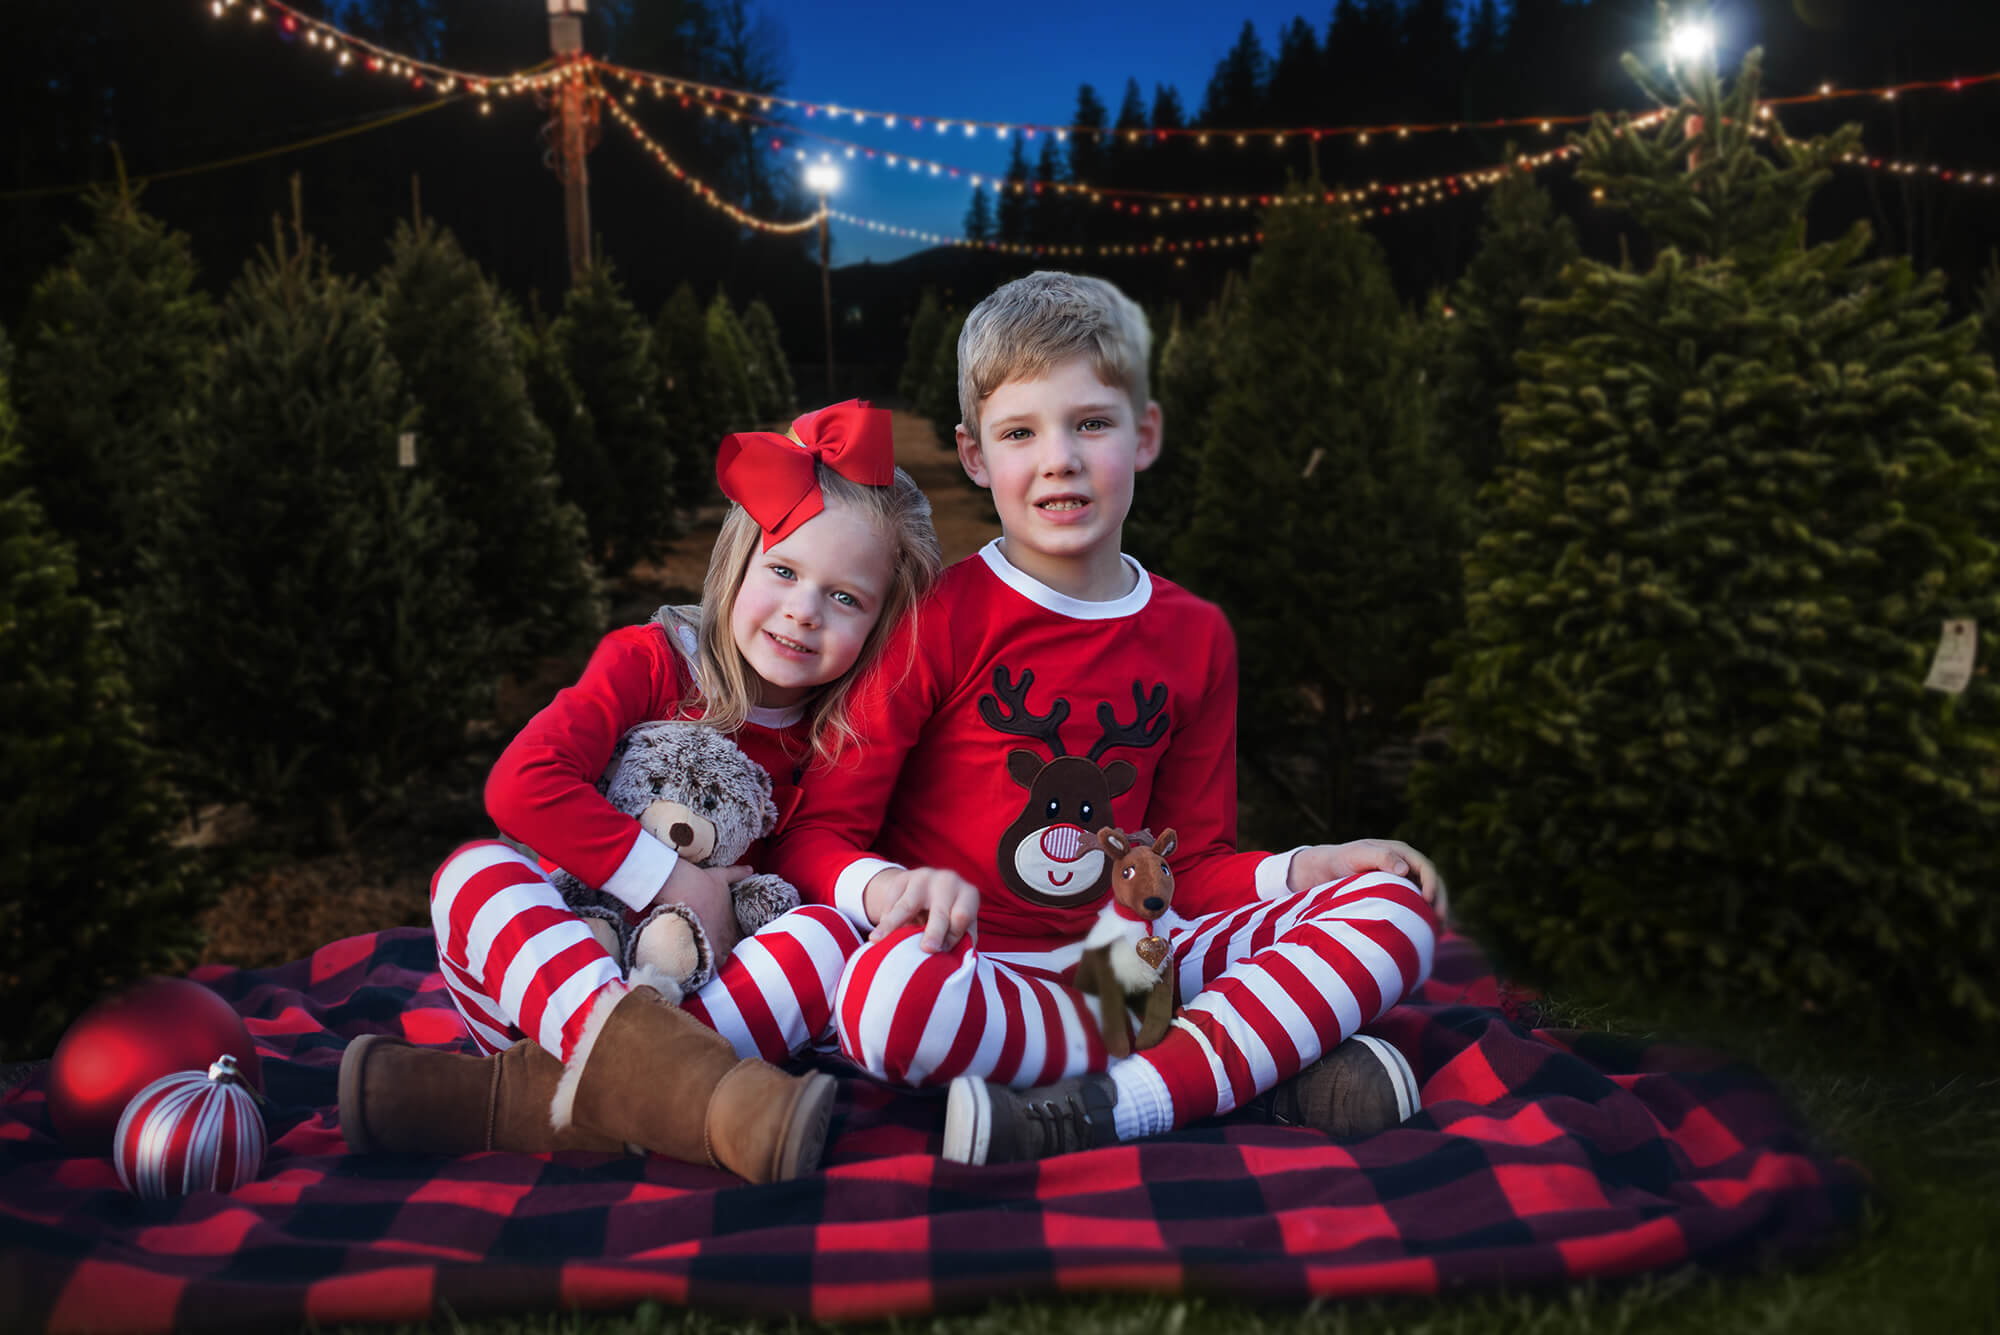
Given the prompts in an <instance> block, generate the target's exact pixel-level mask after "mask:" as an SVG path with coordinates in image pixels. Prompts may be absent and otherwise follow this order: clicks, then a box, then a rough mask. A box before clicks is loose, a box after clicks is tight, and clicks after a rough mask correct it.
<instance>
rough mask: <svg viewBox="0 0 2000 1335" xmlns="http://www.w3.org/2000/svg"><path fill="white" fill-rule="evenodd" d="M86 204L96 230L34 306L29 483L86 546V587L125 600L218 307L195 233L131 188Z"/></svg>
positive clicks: (26, 406)
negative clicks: (138, 198)
mask: <svg viewBox="0 0 2000 1335" xmlns="http://www.w3.org/2000/svg"><path fill="white" fill-rule="evenodd" d="M88 207H89V209H90V213H91V226H90V229H89V230H88V231H87V232H82V233H71V235H70V253H69V257H68V259H67V261H66V262H65V263H64V264H63V265H62V266H61V267H60V268H57V269H53V270H51V271H50V272H49V273H47V274H46V275H45V276H44V277H43V278H42V280H41V281H40V282H39V283H37V284H36V285H35V291H34V295H33V297H32V299H31V300H30V302H29V305H28V310H27V313H26V317H25V325H24V328H25V330H26V333H25V337H24V345H23V348H22V368H21V370H22V376H21V383H20V386H19V391H20V392H19V397H20V399H21V405H22V406H21V417H22V422H21V427H22V434H23V436H24V442H23V448H24V450H25V454H26V467H27V469H28V476H29V480H30V484H31V485H32V486H33V487H34V488H35V490H36V493H37V495H38V496H39V498H40V501H41V504H42V506H43V509H44V512H45V515H46V518H47V520H48V522H49V523H50V524H51V525H53V526H54V528H55V530H56V532H57V533H58V534H60V535H61V536H62V537H64V538H65V539H67V540H68V541H69V542H70V543H71V544H72V547H73V550H74V551H75V553H76V554H77V562H78V572H77V573H78V577H79V581H80V586H81V588H82V590H83V592H84V593H85V594H86V595H87V596H89V597H91V598H93V599H95V600H96V601H98V602H100V603H103V604H105V605H107V606H117V605H119V604H121V603H123V602H124V600H125V599H126V598H127V597H128V596H129V594H130V590H131V586H132V583H133V580H134V577H135V576H136V574H137V568H138V554H139V552H140V551H141V550H143V549H144V547H145V546H146V544H147V539H148V530H149V528H150V526H151V523H152V519H153V514H154V510H155V506H156V493H157V491H158V489H159V487H160V485H161V482H162V479H163V478H164V476H165V475H166V474H167V473H168V472H170V471H171V470H172V468H173V467H174V465H175V463H176V461H177V460H178V458H179V457H180V453H181V449H182V446H183V443H184V441H185V439H186V437H187V435H188V432H189V429H190V428H191V426H192V425H193V423H192V420H191V414H192V410H193V408H194V405H195V404H196V403H197V402H198V401H199V399H200V397H201V393H202V386H203V380H204V378H205V377H206V375H207V374H208V365H209V344H210V340H211V338H212V335H213V331H214V328H215V308H214V303H213V302H211V301H210V300H209V298H208V296H207V294H206V293H204V292H202V291H201V290H200V289H199V288H198V287H196V285H195V284H196V279H197V274H196V272H195V264H194V256H193V253H192V251H191V250H190V249H189V246H188V239H187V238H186V237H185V236H183V235H181V234H180V233H178V232H170V231H168V230H167V228H166V227H165V226H164V225H162V224H161V223H160V222H159V221H157V220H156V219H153V218H151V217H148V216H147V215H146V214H144V213H142V212H140V211H139V208H138V206H137V204H136V203H134V201H133V199H132V196H131V195H130V194H129V193H127V192H125V191H122V190H119V191H111V190H99V191H96V192H95V193H93V194H92V195H91V196H90V198H89V200H88Z"/></svg>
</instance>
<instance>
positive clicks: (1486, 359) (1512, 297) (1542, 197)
mask: <svg viewBox="0 0 2000 1335" xmlns="http://www.w3.org/2000/svg"><path fill="white" fill-rule="evenodd" d="M1506 156H1507V157H1508V158H1510V159H1511V158H1512V157H1513V156H1514V155H1513V152H1512V149H1511V147H1510V149H1509V151H1508V153H1507V155H1506ZM1579 253H1580V252H1579V248H1578V246H1577V240H1576V228H1575V227H1574V226H1573V225H1572V224H1571V223H1570V220H1569V219H1568V218H1565V217H1563V216H1561V215H1560V214H1558V213H1557V212H1556V211H1555V206H1554V204H1553V203H1552V202H1551V201H1550V199H1549V196H1548V193H1547V192H1546V191H1544V190H1543V189H1542V188H1541V187H1540V186H1539V185H1537V184H1536V183H1535V179H1534V177H1533V176H1532V175H1530V174H1529V173H1528V172H1526V171H1509V172H1508V173H1507V175H1506V177H1505V179H1503V180H1502V181H1501V182H1500V184H1499V185H1497V186H1495V187H1494V188H1493V193H1492V194H1491V195H1490V196H1489V197H1488V199H1487V201H1486V215H1485V222H1484V224H1483V225H1482V226H1481V228H1480V234H1479V250H1478V253H1476V254H1475V255H1474V256H1473V257H1472V263H1471V264H1470V265H1468V266H1467V267H1466V270H1465V273H1464V274H1463V275H1461V276H1460V278H1459V280H1458V282H1457V283H1456V284H1455V285H1454V286H1453V288H1452V290H1451V297H1450V300H1449V303H1448V305H1449V310H1450V318H1449V319H1448V320H1446V322H1445V324H1444V328H1443V330H1442V337H1441V340H1440V343H1441V347H1440V349H1439V353H1440V356H1439V363H1438V383H1437V437H1438V441H1439V443H1440V447H1441V448H1444V449H1447V450H1450V451H1452V452H1454V453H1456V454H1457V455H1458V457H1459V461H1460V463H1461V464H1462V465H1463V466H1464V468H1465V472H1466V476H1467V477H1468V478H1470V479H1471V481H1472V482H1473V484H1474V485H1475V486H1476V485H1478V484H1479V483H1482V482H1484V481H1485V480H1486V479H1487V478H1488V477H1489V476H1490V475H1491V474H1492V472H1493V467H1494V465H1495V464H1496V463H1498V462H1499V459H1500V405H1501V404H1502V403H1504V402H1506V401H1507V400H1508V398H1510V397H1511V395H1512V393H1513V389H1514V382H1515V381H1516V380H1518V379H1520V372H1519V370H1517V369H1516V367H1515V364H1514V359H1515V354H1516V353H1518V352H1520V351H1521V350H1522V339H1523V336H1524V331H1525V328H1526V326H1527V322H1528V313H1527V309H1526V303H1527V302H1528V301H1529V300H1530V299H1532V298H1537V297H1545V296H1547V295H1549V294H1550V293H1552V292H1554V291H1555V290H1556V287H1557V284H1558V282H1559V281H1560V279H1561V277H1562V272H1563V270H1564V268H1565V267H1567V266H1568V265H1569V264H1570V262H1571V261H1573V260H1575V259H1576V257H1577V255H1578V254H1579Z"/></svg>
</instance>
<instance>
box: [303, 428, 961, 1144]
mask: <svg viewBox="0 0 2000 1335" xmlns="http://www.w3.org/2000/svg"><path fill="white" fill-rule="evenodd" d="M716 475H717V478H718V480H719V482H720V483H721V487H722V491H723V494H724V495H726V496H727V497H728V498H729V499H730V500H731V501H733V502H734V504H733V505H732V506H731V507H730V511H729V515H728V517H727V519H725V520H724V522H723V526H722V532H721V534H720V535H719V536H718V538H717V539H716V544H715V551H714V554H713V556H712V557H711V558H710V560H709V567H708V577H707V581H706V583H705V585H704V586H703V590H702V603H701V607H700V610H699V613H698V615H691V614H690V612H689V611H688V610H687V609H679V608H662V609H661V611H660V613H659V614H657V615H656V616H655V617H654V618H653V620H652V621H650V622H648V623H646V624H645V625H641V626H631V627H627V628H624V629H622V630H617V631H613V632H612V633H611V634H610V635H608V636H606V637H605V639H604V641H603V642H602V643H601V644H599V646H598V648H597V651H596V653H595V654H593V655H592V657H591V660H590V663H589V665H588V666H587V667H586V668H585V669H584V672H583V675H582V677H580V678H579V679H578V680H577V682H576V684H575V685H573V686H570V687H568V688H566V689H564V690H563V691H561V692H560V693H558V694H557V696H556V698H555V700H554V701H553V702H552V703H551V704H550V705H549V706H548V708H546V709H544V710H543V711H542V712H541V713H540V714H538V715H536V716H535V718H534V719H532V720H531V721H530V722H529V723H528V725H527V726H526V727H525V728H523V729H522V730H521V733H520V735H519V736H518V737H516V738H515V739H514V741H513V742H512V743H510V744H509V745H508V747H507V749H506V751H505V752H504V753H503V754H502V755H501V757H500V760H499V762H498V763H497V764H496V765H495V766H494V769H493V773H492V775H491V777H490V778H489V779H488V781H487V785H486V805H487V810H488V813H489V814H490V815H491V816H492V817H493V821H494V824H495V825H497V826H498V827H499V829H500V832H501V834H503V835H505V836H506V837H507V838H508V839H509V840H512V841H515V842H518V843H520V844H524V845H526V846H527V847H529V848H531V849H533V850H535V852H536V853H538V854H540V855H541V856H543V857H545V858H547V859H549V860H550V861H552V862H553V863H555V864H557V865H559V866H561V867H562V868H564V869H565V870H567V871H569V872H570V873H571V874H572V875H574V876H576V877H577V878H578V879H579V880H582V881H583V882H585V883H586V884H588V885H592V886H595V887H598V888H599V889H601V890H602V891H604V892H605V893H606V894H608V895H610V896H612V897H613V898H615V899H617V900H619V901H621V902H622V903H623V904H624V905H625V906H626V907H627V908H628V909H629V910H631V912H632V914H633V915H634V916H635V917H636V916H638V915H642V914H645V913H646V912H648V911H649V910H652V909H654V908H656V907H657V906H660V905H664V904H671V903H684V904H687V905H688V906H690V907H691V908H693V909H694V910H695V912H696V913H697V915H698V916H699V917H700V918H701V920H702V924H703V926H704V928H705V929H706V933H707V936H708V939H709V941H710V942H711V943H712V944H713V946H714V948H715V950H716V951H717V953H718V955H720V954H721V953H722V952H725V951H727V950H728V948H729V944H730V942H731V941H732V940H733V938H734V937H735V934H736V928H735V921H734V916H733V914H732V912H731V910H730V899H729V883H730V882H731V881H733V880H735V879H738V878H740V877H741V876H742V875H744V874H745V873H746V871H747V869H746V868H743V867H732V868H724V869H712V870H711V869H704V868H701V867H697V866H694V865H693V864H692V863H691V862H687V861H683V860H682V859H680V857H679V856H678V855H677V854H676V853H675V851H674V850H673V849H672V848H671V847H669V846H668V845H667V844H665V843H663V842H661V841H660V840H658V839H656V838H654V837H653V836H652V835H651V834H649V833H648V832H646V831H645V830H644V829H643V828H642V827H641V826H640V825H639V823H638V822H637V821H636V820H634V819H632V818H631V817H629V816H626V815H625V814H623V813H622V812H620V811H618V810H617V809H615V808H614V807H612V806H611V805H610V804H609V803H608V802H606V801H605V799H604V797H603V796H602V794H600V793H599V792H598V791H597V789H596V787H595V781H596V780H597V778H598V777H599V776H600V775H601V774H602V773H603V772H604V767H605V765H606V763H607V761H608V760H609V758H610V756H611V752H612V749H613V747H614V746H615V744H616V743H617V741H618V739H619V738H620V737H621V736H623V735H624V733H625V732H626V731H627V730H628V729H630V728H631V727H633V726H635V725H636V724H639V723H643V722H647V721H650V720H654V719H677V718H678V719H700V720H702V721H703V722H705V723H707V724H709V725H710V726H712V727H715V728H717V729H718V730H720V731H722V732H723V733H725V734H727V735H729V736H730V737H731V738H732V739H733V740H734V741H735V742H736V744H737V745H738V746H740V747H741V748H742V749H743V750H744V751H745V752H746V753H747V754H748V755H749V756H750V757H751V758H752V759H753V760H755V761H757V763H759V764H760V765H762V766H763V767H764V768H765V769H766V770H767V771H768V772H769V773H770V775H771V779H772V785H773V788H774V795H775V796H776V797H777V799H778V805H779V810H780V811H781V812H784V811H788V810H789V808H790V806H791V805H792V803H791V802H789V801H788V800H787V797H788V795H789V794H790V793H791V792H792V791H793V790H794V786H795V785H796V783H797V782H798V779H799V776H800V774H801V773H802V772H803V771H804V770H805V768H806V767H808V766H809V765H832V764H834V763H837V761H838V759H839V757H840V753H841V752H842V750H843V749H844V748H845V747H847V746H848V745H850V744H852V743H853V741H854V740H855V739H854V734H853V731H852V729H851V727H850V726H849V724H848V717H847V714H848V688H849V686H850V684H851V683H852V682H853V680H854V678H855V676H856V674H857V673H858V672H860V671H861V670H862V669H864V668H866V667H867V666H868V664H869V663H870V662H871V661H872V660H873V659H874V658H875V657H877V655H878V654H879V653H880V651H881V646H882V644H883V642H884V640H885V638H886V637H887V635H888V632H889V631H890V630H891V629H892V628H893V627H894V625H895V623H896V622H897V621H898V620H899V619H900V618H901V617H902V616H903V615H904V614H905V613H906V612H908V611H910V610H911V609H912V608H913V607H914V605H915V604H916V602H917V600H918V599H919V598H920V597H921V596H922V595H923V593H924V592H925V591H926V590H927V589H928V588H929V587H930V586H931V584H932V583H933V582H934V581H935V580H936V579H937V577H938V573H939V571H940V569H941V567H942V564H943V562H942V560H941V558H940V555H939V552H938V543H937V535H936V532H935V531H934V530H933V528H932V526H931V519H930V505H929V503H928V502H927V501H926V500H925V499H924V495H923V493H922V491H920V490H919V489H918V487H917V485H916V484H915V483H914V482H913V481H911V479H910V477H909V475H908V474H906V473H904V472H903V471H902V470H901V469H898V468H897V467H896V466H895V460H894V455H893V452H892V448H891V442H890V429H889V414H888V413H887V412H886V411H883V410H880V409H875V408H871V407H869V406H868V405H867V404H866V403H863V402H859V401H849V402H847V403H842V404H836V405H834V406H833V407H830V408H824V409H821V410H820V411H818V412H815V413H809V414H807V415H806V416H804V417H801V418H799V419H798V420H797V421H795V422H794V423H793V424H792V432H791V434H790V435H789V436H781V435H776V434H772V433H765V432H753V433H742V434H738V435H732V436H729V437H727V438H725V439H724V440H723V442H722V448H721V451H720V453H719V454H718V456H717V460H716ZM431 918H432V922H433V925H434V926H435V928H436V931H437V939H438V961H439V965H440V968H441V970H442V972H443V975H444V981H445V986H446V989H447V990H448V992H449V993H450V995H451V998H452V1000H453V1002H454V1003H455V1004H456V1005H457V1006H458V1009H459V1012H460V1014H461V1015H462V1016H463V1017H464V1019H465V1023H466V1027H467V1029H468V1030H469V1031H470V1032H471V1034H472V1036H473V1039H474V1041H475V1042H476V1043H477V1044H478V1045H479V1046H480V1047H481V1048H482V1049H483V1050H484V1051H486V1052H487V1053H493V1054H498V1055H493V1056H486V1057H469V1056H463V1055H460V1054H456V1053H448V1052H442V1051H438V1050H435V1049H425V1048H415V1047H411V1046H408V1045H406V1044H402V1043H398V1042H396V1041H394V1040H385V1039H381V1038H379V1037H375V1036H368V1037H363V1038H360V1039H357V1040H355V1042H354V1043H353V1044H351V1045H350V1046H349V1047H348V1049H347V1051H346V1053H345V1054H344V1055H343V1057H342V1060H341V1069H340V1120H341V1126H342V1131H343V1133H344V1134H345V1136H346V1138H347V1141H348V1144H349V1145H350V1146H351V1147H353V1148H354V1149H356V1150H364V1151H365V1150H371V1149H379V1150H398V1151H419V1152H429V1153H463V1152H469V1151H474V1150H481V1149H508V1150H519V1151H527V1152H540V1151H544V1150H551V1149H599V1150H612V1149H617V1148H620V1147H623V1146H626V1145H632V1146H637V1147H639V1148H641V1149H644V1150H649V1151H652V1152H655V1153H659V1154H665V1155H669V1156H671V1157H674V1158H679V1159H685V1160H691V1161H695V1162H712V1163H715V1164H716V1165H717V1166H719V1167H723V1168H727V1169H729V1170H730V1171H733V1172H735V1173H737V1174H739V1175H741V1176H743V1177H746V1178H749V1179H751V1180H752V1181H774V1180H779V1179H783V1178H789V1177H793V1176H796V1175H798V1174H800V1173H805V1172H810V1171H811V1170H812V1169H813V1168H814V1167H816V1166H817V1164H818V1160H819V1154H820V1150H821V1148H822V1147H823V1144H824V1141H825V1136H826V1128H827V1121H828V1117H829V1115H830V1112H831V1107H832V1099H833V1082H832V1080H831V1078H830V1077H827V1076H825V1075H813V1076H807V1077H794V1076H788V1075H786V1074H784V1073H783V1072H780V1071H779V1070H777V1069H776V1068H775V1067H773V1066H771V1065H769V1064H768V1062H769V1061H777V1060H782V1059H783V1058H785V1057H786V1056H788V1055H790V1054H791V1053H793V1052H796V1051H797V1050H798V1049H800V1048H801V1047H803V1046H804V1045H805V1044H806V1043H808V1042H810V1041H812V1040H814V1039H815V1038H818V1037H820V1036H821V1035H822V1034H824V1033H826V1032H827V1031H828V1030H829V1028H830V1025H831V1019H832V1010H833V995H834V991H835V988H836V987H837V985H838V983H839V980H840V974H841V969H842V966H843V965H844V964H845V962H846V959H847V957H848V956H849V955H851V954H852V953H853V952H854V951H855V950H856V949H857V948H858V947H859V945H860V938H859V937H858V935H857V934H856V933H855V930H854V928H853V927H852V926H851V925H850V924H849V923H848V922H847V920H846V919H845V917H844V916H843V915H841V914H840V913H839V912H838V911H836V910H832V909H829V908H826V907H824V906H808V907H805V908H800V909H796V910H794V911H792V912H790V913H787V914H785V915H783V916H782V917H780V918H779V919H777V920H776V921H774V922H772V923H770V924H768V925H767V926H765V927H764V928H763V929H761V930H760V931H758V932H757V933H756V935H755V936H753V937H751V938H749V939H747V940H745V941H742V942H741V943H739V944H738V945H737V948H736V950H735V953H734V955H733V956H732V957H731V958H730V959H729V960H728V961H727V962H726V963H724V964H723V965H722V966H721V967H720V969H719V970H718V971H717V973H716V976H715V977H714V979H713V980H712V981H710V982H709V983H708V984H707V986H705V987H703V988H702V989H701V990H700V991H699V992H696V993H693V994H690V995H689V996H688V997H687V998H685V999H684V1001H683V1004H682V1005H681V1006H680V1007H674V1006H669V1005H666V1004H664V1003H663V1001H662V999H661V998H660V996H659V995H658V994H657V993H656V992H654V991H653V990H652V989H651V988H648V987H645V986H636V987H635V986H632V985H631V984H630V983H628V982H627V980H626V979H625V978H624V977H623V976H622V970H621V968H620V965H619V961H618V960H617V959H616V958H615V957H614V956H613V955H612V954H611V952H610V951H609V950H607V949H606V945H605V943H604V941H603V939H602V938H600V937H599V936H597V935H593V933H592V932H591V930H590V927H589V924H588V922H587V921H586V920H585V919H584V918H581V917H579V916H578V915H577V914H575V913H573V912H571V911H570V910H569V909H568V908H567V907H566V906H565V905H564V903H563V900H562V897H561V895H560V894H559V893H558V892H557V890H556V888H555V886H553V885H552V884H550V882H549V879H548V877H547V876H546V875H544V874H543V872H542V870H541V868H540V866H538V865H537V863H536V862H535V860H534V858H533V857H532V856H525V855H523V854H522V853H520V852H518V851H516V849H515V848H514V847H512V846H511V845H510V844H508V843H503V842H500V841H499V840H480V841H477V842H475V843H471V844H467V845H465V846H464V847H462V848H460V849H458V850H457V851H456V852H454V853H453V854H452V855H451V857H450V858H449V859H448V860H447V861H446V862H445V864H444V865H443V866H442V867H440V868H439V869H438V872H437V875H436V876H435V878H433V880H432V883H431ZM524 1039H525V1040H532V1041H523V1040H524ZM760 1057H761V1058H764V1059H768V1060H758V1058H760Z"/></svg>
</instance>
